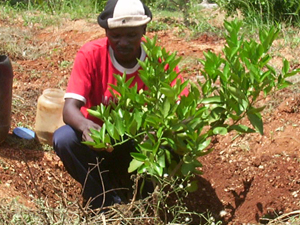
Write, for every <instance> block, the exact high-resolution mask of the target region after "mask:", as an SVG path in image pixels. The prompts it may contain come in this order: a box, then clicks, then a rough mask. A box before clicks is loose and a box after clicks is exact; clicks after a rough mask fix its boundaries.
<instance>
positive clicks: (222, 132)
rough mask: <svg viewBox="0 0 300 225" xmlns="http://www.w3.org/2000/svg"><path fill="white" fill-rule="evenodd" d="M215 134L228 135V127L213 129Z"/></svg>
mask: <svg viewBox="0 0 300 225" xmlns="http://www.w3.org/2000/svg"><path fill="white" fill-rule="evenodd" d="M213 133H214V134H216V135H218V134H220V135H226V134H227V133H228V131H227V128H226V127H215V128H214V129H213Z"/></svg>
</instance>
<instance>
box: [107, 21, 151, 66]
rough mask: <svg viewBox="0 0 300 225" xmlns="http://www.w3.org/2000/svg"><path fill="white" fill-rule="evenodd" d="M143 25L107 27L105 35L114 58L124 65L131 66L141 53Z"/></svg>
mask: <svg viewBox="0 0 300 225" xmlns="http://www.w3.org/2000/svg"><path fill="white" fill-rule="evenodd" d="M145 29H146V27H145V26H139V27H123V28H114V29H107V30H106V36H107V38H108V41H109V44H110V46H111V47H112V49H113V51H114V55H115V58H116V60H117V61H118V62H119V63H120V64H121V65H122V66H124V67H128V68H129V67H133V66H135V64H136V63H137V60H136V59H137V58H139V57H140V54H141V44H140V43H141V38H142V37H143V35H144V34H145Z"/></svg>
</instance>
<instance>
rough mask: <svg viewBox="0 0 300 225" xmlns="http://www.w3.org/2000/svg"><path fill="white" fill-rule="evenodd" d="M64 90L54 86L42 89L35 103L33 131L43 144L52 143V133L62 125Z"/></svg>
mask: <svg viewBox="0 0 300 225" xmlns="http://www.w3.org/2000/svg"><path fill="white" fill-rule="evenodd" d="M64 94H65V92H64V91H63V90H60V89H56V88H49V89H46V90H44V91H43V94H42V95H41V96H40V97H39V99H38V103H37V112H36V119H35V133H36V136H37V138H38V140H39V141H40V142H41V143H43V144H49V145H52V138H53V133H54V131H55V130H56V129H58V128H59V127H61V126H63V125H64V122H63V119H62V111H63V106H64Z"/></svg>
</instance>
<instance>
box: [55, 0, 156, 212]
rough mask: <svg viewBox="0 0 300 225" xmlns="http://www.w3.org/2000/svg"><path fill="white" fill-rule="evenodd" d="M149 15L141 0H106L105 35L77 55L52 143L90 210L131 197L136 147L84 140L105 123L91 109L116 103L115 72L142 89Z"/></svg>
mask: <svg viewBox="0 0 300 225" xmlns="http://www.w3.org/2000/svg"><path fill="white" fill-rule="evenodd" d="M151 19H152V14H151V11H150V10H149V8H148V7H147V6H145V5H144V4H143V3H142V2H141V1H140V0H108V1H107V4H106V6H105V9H104V11H103V12H102V13H101V14H100V15H99V17H98V23H99V25H100V26H101V27H102V28H104V29H105V31H106V38H103V39H99V40H95V41H92V42H90V43H87V44H85V45H84V46H83V47H82V48H81V49H80V50H79V51H78V53H77V56H76V58H75V62H74V66H73V70H72V73H71V77H70V79H69V83H68V87H67V90H66V94H65V105H64V110H63V118H64V122H65V123H66V125H65V126H63V127H61V128H59V129H58V130H57V131H56V132H55V133H54V136H53V147H54V150H55V152H56V153H57V155H58V156H59V157H60V158H61V160H62V162H63V164H64V166H65V168H66V170H67V171H68V172H69V173H70V174H71V176H72V177H73V178H74V179H76V180H77V181H78V182H80V184H81V185H82V187H83V197H84V199H86V200H90V201H89V204H90V205H89V206H90V207H91V208H92V209H96V208H101V207H103V206H109V205H112V204H115V203H120V202H121V201H126V199H128V197H127V196H130V194H131V193H132V185H133V182H132V180H131V179H130V174H128V172H127V169H128V166H129V163H130V161H131V156H130V152H132V151H134V150H135V148H134V146H133V143H131V142H126V143H125V144H123V145H121V146H118V147H116V148H114V149H113V150H112V151H104V150H102V151H101V150H99V149H98V150H97V149H92V148H90V147H88V146H86V145H84V144H82V141H92V139H91V137H90V129H91V128H93V129H96V130H100V129H101V124H102V122H101V121H99V120H98V119H97V118H95V117H92V116H90V115H89V114H88V112H87V109H89V108H91V107H92V106H96V105H100V104H101V103H103V104H105V105H107V104H109V102H110V101H114V99H113V97H112V95H111V93H110V91H109V88H110V84H114V85H116V79H115V78H114V76H113V75H114V74H119V75H123V73H124V72H126V76H127V78H130V77H134V80H133V82H132V84H135V83H136V84H137V85H138V89H144V88H146V87H145V85H144V84H143V82H142V81H141V79H140V78H139V76H138V70H139V69H140V66H139V64H138V60H137V59H139V60H141V61H143V60H144V59H145V58H146V54H145V51H144V50H143V48H142V47H141V42H142V37H143V35H144V34H145V33H146V26H147V23H148V22H149V21H151ZM96 165H98V166H99V167H97V166H96ZM124 188H125V189H124ZM120 189H122V190H121V191H119V190H120ZM126 190H127V192H126Z"/></svg>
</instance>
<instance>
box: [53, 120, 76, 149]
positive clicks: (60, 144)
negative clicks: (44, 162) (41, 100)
mask: <svg viewBox="0 0 300 225" xmlns="http://www.w3.org/2000/svg"><path fill="white" fill-rule="evenodd" d="M80 142H81V140H80V139H79V134H77V133H76V131H75V130H73V129H72V128H71V127H70V126H69V125H64V126H62V127H60V128H58V129H57V130H56V131H55V132H54V134H53V148H54V150H55V151H56V150H58V149H61V148H68V147H70V146H72V145H76V144H79V143H80Z"/></svg>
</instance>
